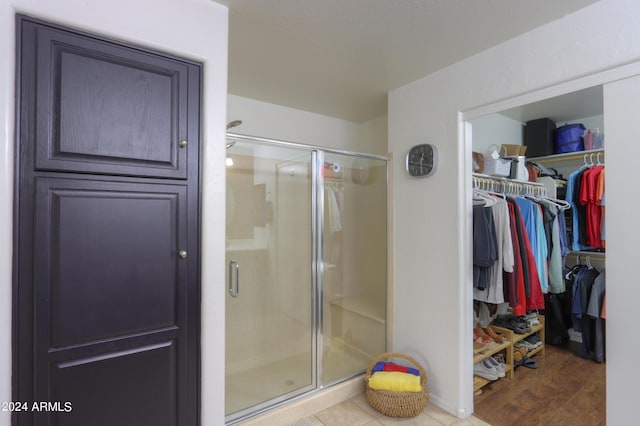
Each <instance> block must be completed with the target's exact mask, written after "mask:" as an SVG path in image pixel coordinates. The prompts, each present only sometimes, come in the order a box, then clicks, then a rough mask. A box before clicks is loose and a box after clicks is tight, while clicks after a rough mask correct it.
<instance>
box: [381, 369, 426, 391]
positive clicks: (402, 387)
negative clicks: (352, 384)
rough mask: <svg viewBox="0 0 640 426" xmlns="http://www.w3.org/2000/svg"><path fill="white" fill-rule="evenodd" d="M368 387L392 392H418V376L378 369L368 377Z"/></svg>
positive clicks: (420, 388) (419, 387)
mask: <svg viewBox="0 0 640 426" xmlns="http://www.w3.org/2000/svg"><path fill="white" fill-rule="evenodd" d="M369 387H370V388H371V389H376V390H388V391H394V392H420V391H421V390H422V386H420V376H416V375H414V374H409V373H400V372H397V371H378V372H376V373H373V374H372V375H371V377H370V378H369Z"/></svg>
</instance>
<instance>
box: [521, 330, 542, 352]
mask: <svg viewBox="0 0 640 426" xmlns="http://www.w3.org/2000/svg"><path fill="white" fill-rule="evenodd" d="M524 340H525V341H526V342H528V343H529V344H531V345H533V347H534V348H537V347H539V346H542V340H541V339H540V336H538V333H536V334H532V335H531V336H527V337H525V338H524Z"/></svg>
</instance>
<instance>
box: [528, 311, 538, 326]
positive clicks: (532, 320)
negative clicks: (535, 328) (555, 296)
mask: <svg viewBox="0 0 640 426" xmlns="http://www.w3.org/2000/svg"><path fill="white" fill-rule="evenodd" d="M524 318H525V319H526V320H527V321H528V322H529V325H538V324H540V320H539V319H538V312H537V311H536V312H529V313H528V314H526V315H525V316H524Z"/></svg>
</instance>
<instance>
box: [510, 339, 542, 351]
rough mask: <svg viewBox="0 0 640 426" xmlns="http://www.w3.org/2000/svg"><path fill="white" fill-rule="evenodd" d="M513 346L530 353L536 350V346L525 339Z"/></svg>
mask: <svg viewBox="0 0 640 426" xmlns="http://www.w3.org/2000/svg"><path fill="white" fill-rule="evenodd" d="M513 346H514V347H516V348H524V349H525V350H526V351H527V352H529V351H532V350H534V349H535V348H537V346H536V345H534V344H533V343H530V342H528V341H527V339H523V340H520V341H519V342H516V343H514V344H513Z"/></svg>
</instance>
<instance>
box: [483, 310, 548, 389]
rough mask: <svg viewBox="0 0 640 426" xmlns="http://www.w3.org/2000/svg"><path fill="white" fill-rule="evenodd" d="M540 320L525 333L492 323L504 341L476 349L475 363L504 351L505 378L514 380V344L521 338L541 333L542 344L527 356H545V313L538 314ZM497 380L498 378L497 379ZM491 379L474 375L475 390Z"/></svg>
mask: <svg viewBox="0 0 640 426" xmlns="http://www.w3.org/2000/svg"><path fill="white" fill-rule="evenodd" d="M538 321H539V322H540V324H536V325H532V326H530V328H531V331H530V332H529V333H525V334H518V333H515V332H514V331H513V330H509V329H508V328H502V327H497V326H495V325H492V326H491V327H492V328H493V329H494V330H495V331H496V332H497V333H499V334H502V335H503V336H504V338H505V340H504V342H503V343H496V342H492V343H488V344H486V345H484V348H483V349H480V350H479V351H478V353H476V352H475V351H474V356H473V363H474V364H477V363H478V362H481V361H482V360H484V359H486V358H488V357H490V356H493V355H495V354H497V353H500V352H503V353H504V359H505V366H504V373H505V376H504V378H505V379H509V380H512V379H513V376H514V370H515V366H514V362H513V347H514V346H513V345H514V344H515V343H517V342H519V341H521V340H524V339H526V338H527V337H529V336H531V335H532V334H535V333H539V336H540V340H541V341H542V345H540V346H538V347H537V348H534V349H532V350H531V351H528V352H527V356H528V357H529V358H531V357H532V356H534V355H537V354H540V355H541V356H544V348H545V343H544V342H545V335H544V315H540V314H538ZM496 381H497V380H496ZM491 382H492V381H491V380H488V379H485V378H483V377H478V376H473V392H474V393H475V392H476V391H478V390H480V389H481V388H482V387H484V386H485V385H487V384H489V383H491Z"/></svg>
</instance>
